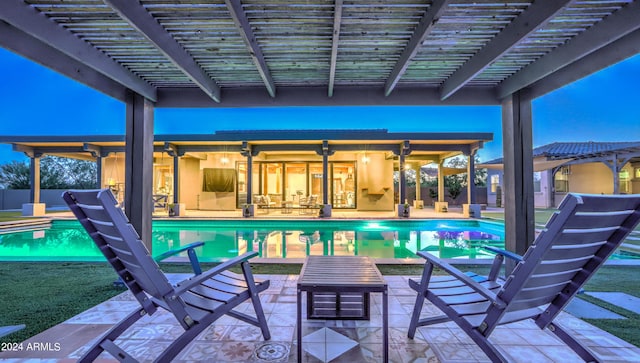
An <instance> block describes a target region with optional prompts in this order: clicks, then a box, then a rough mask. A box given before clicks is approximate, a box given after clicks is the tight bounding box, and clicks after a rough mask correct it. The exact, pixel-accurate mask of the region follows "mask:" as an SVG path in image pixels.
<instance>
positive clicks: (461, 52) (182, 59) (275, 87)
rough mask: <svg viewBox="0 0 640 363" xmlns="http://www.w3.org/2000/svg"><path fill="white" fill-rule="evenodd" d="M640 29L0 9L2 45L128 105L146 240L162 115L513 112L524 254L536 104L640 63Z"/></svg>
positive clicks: (508, 205)
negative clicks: (397, 108)
mask: <svg viewBox="0 0 640 363" xmlns="http://www.w3.org/2000/svg"><path fill="white" fill-rule="evenodd" d="M639 28H640V1H631V0H626V1H625V0H620V1H616V0H582V1H568V0H553V1H551V0H547V1H542V0H538V1H532V0H518V1H484V0H473V1H472V0H457V1H450V0H433V1H428V0H402V1H401V0H389V1H382V0H377V1H376V0H370V1H354V2H351V1H343V0H335V1H328V0H307V1H295V0H293V1H282V0H276V1H265V0H242V1H240V0H225V1H222V0H180V1H178V0H104V1H101V0H64V1H63V0H26V1H23V0H3V1H2V6H0V45H1V46H3V47H5V48H7V49H9V50H12V51H13V52H15V53H18V54H20V55H22V56H25V57H27V58H30V59H32V60H34V61H36V62H38V63H40V64H43V65H45V66H47V67H49V68H51V69H53V70H55V71H57V72H59V73H62V74H64V75H67V76H68V77H70V78H72V79H75V80H77V81H79V82H81V83H84V84H86V85H88V86H89V87H92V88H94V89H97V90H99V91H101V92H103V93H104V94H107V95H109V96H111V97H114V98H116V99H118V100H120V101H122V102H125V103H126V110H127V112H126V114H127V116H126V135H125V140H126V155H127V156H126V175H127V178H126V180H127V184H126V186H125V188H126V190H127V193H126V194H127V196H128V198H127V200H126V201H125V210H126V212H127V214H128V215H129V218H130V219H131V220H132V222H133V224H134V225H135V226H136V228H137V229H138V231H139V232H140V234H141V236H142V237H143V239H144V238H146V237H148V236H150V233H151V210H150V208H151V194H152V192H151V183H152V173H151V169H152V154H153V110H154V108H156V107H251V106H263V107H264V106H294V105H295V106H306V105H321V106H339V105H376V106H384V105H501V106H502V110H503V112H502V125H503V143H504V146H503V148H504V150H503V152H504V156H505V159H504V168H505V183H504V187H505V188H504V191H505V215H506V235H505V238H506V245H507V248H508V249H510V250H512V251H515V252H517V253H523V252H524V250H525V249H526V247H527V245H528V244H529V243H530V242H531V241H533V236H534V218H533V213H534V212H533V181H532V177H531V175H532V172H533V166H532V135H531V134H532V112H531V101H532V99H535V98H536V97H539V96H541V95H544V94H546V93H548V92H550V91H553V90H555V89H557V88H559V87H562V86H564V85H566V84H568V83H571V82H573V81H575V80H578V79H580V78H582V77H584V76H587V75H589V74H591V73H594V72H596V71H598V70H600V69H602V68H605V67H607V66H609V65H611V64H614V63H616V62H618V61H621V60H623V59H625V58H628V57H630V56H633V55H635V54H637V53H639V52H640V30H639ZM212 128H213V129H215V125H212ZM425 128H428V125H425ZM134 206H138V207H137V208H134Z"/></svg>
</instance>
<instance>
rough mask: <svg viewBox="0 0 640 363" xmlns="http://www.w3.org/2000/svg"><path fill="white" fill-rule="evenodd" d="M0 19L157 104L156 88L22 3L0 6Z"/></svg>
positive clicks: (6, 0)
mask: <svg viewBox="0 0 640 363" xmlns="http://www.w3.org/2000/svg"><path fill="white" fill-rule="evenodd" d="M0 19H1V20H4V21H6V22H7V23H9V24H11V25H12V26H14V27H15V28H17V29H19V30H21V31H23V32H25V33H26V34H29V35H30V36H32V37H34V38H36V39H38V40H40V41H41V42H43V43H46V44H48V45H49V46H50V47H52V48H55V49H57V50H58V51H60V52H62V53H64V54H66V55H67V56H69V57H71V58H73V59H75V60H77V61H78V62H80V63H83V64H86V65H87V66H89V67H91V68H93V69H95V70H96V71H98V72H100V73H102V74H104V75H105V76H107V77H109V78H111V79H112V80H114V81H116V82H117V83H119V84H122V85H123V86H124V87H127V88H129V89H131V90H133V91H134V92H136V93H138V94H140V95H142V96H144V97H146V98H147V99H149V100H151V101H154V102H155V101H156V100H157V95H156V89H155V87H152V86H151V85H149V84H148V83H146V82H145V81H143V80H142V79H140V78H139V77H138V76H136V75H135V74H133V73H131V72H129V71H128V70H127V69H125V68H124V67H122V66H121V65H120V64H118V63H116V62H115V61H113V60H112V59H111V58H109V57H108V56H107V55H106V54H105V53H102V52H100V51H98V50H97V49H95V48H94V47H92V46H91V45H90V44H89V43H87V42H85V41H83V40H81V39H80V38H78V37H76V36H75V35H73V34H72V33H71V32H70V31H68V30H66V29H65V28H63V27H61V26H59V25H58V24H56V23H54V22H53V21H51V20H49V19H48V18H47V17H46V16H45V15H44V14H42V13H40V12H39V11H38V10H36V9H35V8H33V7H32V6H30V5H29V4H27V3H25V2H24V1H22V0H3V1H2V6H0ZM38 59H39V60H38V63H41V64H47V63H48V62H47V61H46V59H45V54H42V55H41V56H40V57H38Z"/></svg>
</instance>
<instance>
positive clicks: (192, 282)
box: [175, 251, 258, 294]
mask: <svg viewBox="0 0 640 363" xmlns="http://www.w3.org/2000/svg"><path fill="white" fill-rule="evenodd" d="M257 255H258V252H255V251H252V252H246V253H244V254H242V255H240V256H238V257H234V258H232V259H230V260H228V261H225V262H223V263H221V264H219V265H218V266H216V267H214V268H212V269H210V270H207V271H205V272H204V273H202V274H200V275H196V276H193V277H191V278H189V279H187V280H184V281H182V282H180V283H179V284H178V286H177V287H176V289H175V293H176V294H182V293H183V292H185V291H187V290H189V289H191V288H192V287H194V286H198V285H200V284H201V283H202V282H203V281H206V280H208V279H210V278H211V276H215V275H217V274H219V273H221V272H223V271H226V270H228V269H230V268H231V267H234V266H236V265H239V264H241V263H243V262H246V261H248V260H250V259H252V258H254V257H256V256H257Z"/></svg>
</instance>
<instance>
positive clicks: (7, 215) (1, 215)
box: [0, 211, 53, 222]
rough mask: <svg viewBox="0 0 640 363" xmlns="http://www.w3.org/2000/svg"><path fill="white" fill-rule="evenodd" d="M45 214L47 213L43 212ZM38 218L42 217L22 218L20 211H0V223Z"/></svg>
mask: <svg viewBox="0 0 640 363" xmlns="http://www.w3.org/2000/svg"><path fill="white" fill-rule="evenodd" d="M45 213H48V212H45ZM52 213H53V212H52ZM38 218H42V217H29V216H23V215H22V212H21V211H0V222H15V221H22V220H31V219H38Z"/></svg>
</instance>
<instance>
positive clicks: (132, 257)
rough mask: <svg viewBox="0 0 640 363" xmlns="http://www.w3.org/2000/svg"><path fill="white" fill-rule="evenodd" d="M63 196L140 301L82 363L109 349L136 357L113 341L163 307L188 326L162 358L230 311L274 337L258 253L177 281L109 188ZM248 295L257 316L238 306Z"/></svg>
mask: <svg viewBox="0 0 640 363" xmlns="http://www.w3.org/2000/svg"><path fill="white" fill-rule="evenodd" d="M63 198H64V200H65V202H66V203H67V204H68V205H69V207H70V208H71V211H72V212H73V213H74V214H75V216H76V217H77V218H78V220H79V221H80V223H81V224H82V226H83V227H84V228H85V229H86V230H87V232H88V233H89V235H90V236H91V238H92V239H93V241H94V242H95V243H96V245H98V247H99V248H100V250H101V251H102V253H103V254H104V255H105V257H106V258H107V260H108V261H109V263H110V264H111V265H112V266H113V268H114V269H115V270H116V272H117V274H118V275H119V276H120V278H121V279H122V280H123V281H125V284H126V285H127V287H128V288H129V290H131V293H132V294H133V295H134V296H135V298H136V299H137V300H138V302H139V303H140V305H141V307H140V308H138V309H136V310H135V311H133V312H132V313H131V314H129V315H128V316H127V317H125V318H124V319H123V320H122V321H120V322H119V323H117V324H116V325H115V326H114V327H113V328H111V329H110V330H109V331H107V332H106V333H105V334H104V335H103V336H102V337H101V338H99V339H98V341H97V342H96V343H95V344H94V345H93V346H92V347H91V348H90V349H89V350H88V351H87V352H86V353H85V355H84V356H83V357H82V358H81V359H80V361H81V362H90V361H93V360H94V359H96V358H97V357H98V356H99V355H100V353H101V352H102V351H105V350H106V351H107V352H109V353H110V354H111V355H113V356H114V357H115V358H116V359H118V360H120V361H135V359H134V358H133V357H132V356H131V355H130V354H129V353H127V352H125V351H124V350H122V349H121V348H120V347H118V346H117V345H116V344H115V343H114V341H115V340H116V338H118V337H119V336H120V335H121V334H122V333H123V332H124V331H125V330H126V329H127V328H129V327H130V326H131V325H133V323H135V322H136V321H137V320H138V319H140V318H141V317H142V316H144V315H146V314H149V315H152V314H154V313H155V312H156V311H157V309H158V308H162V309H165V310H167V311H169V312H171V313H172V314H173V315H174V316H175V318H176V319H177V320H178V322H179V323H180V325H181V326H182V328H183V329H184V332H183V333H182V335H180V336H179V337H178V338H177V339H176V340H175V341H173V343H172V344H171V345H169V347H167V349H165V350H164V351H163V352H162V353H161V354H160V356H158V357H157V358H156V361H158V362H168V361H171V360H172V359H173V358H174V357H175V356H176V355H177V354H178V353H180V351H181V350H182V349H183V348H184V347H185V346H186V345H187V344H189V342H191V341H192V340H193V339H194V338H195V337H196V336H197V335H198V334H200V333H201V332H202V331H203V330H204V329H205V328H207V327H208V326H209V325H210V324H212V323H213V322H215V321H216V320H217V319H218V318H220V317H221V316H223V315H225V314H227V315H229V316H232V317H234V318H237V319H239V320H241V321H244V322H246V323H249V324H253V325H255V326H258V327H260V329H261V330H262V335H263V337H264V339H267V340H268V339H270V337H271V336H270V333H269V328H268V327H267V323H266V320H265V316H264V312H263V310H262V305H261V303H260V297H259V296H258V293H259V292H262V291H264V290H266V289H267V288H268V287H269V281H268V280H266V281H258V280H254V278H253V274H252V272H251V267H250V265H249V262H248V260H249V259H250V258H252V257H254V256H256V255H257V253H255V252H249V253H245V254H243V255H241V256H238V257H237V258H234V259H231V260H229V261H227V262H224V263H222V264H220V265H218V266H216V267H214V268H212V269H211V270H209V271H206V272H203V273H202V274H196V275H195V276H193V277H191V278H189V279H187V280H185V281H183V282H181V283H179V284H177V285H176V286H172V285H171V284H170V283H169V281H168V280H167V277H166V276H165V275H164V274H163V273H162V271H160V269H159V267H158V265H157V264H156V262H155V261H154V260H153V259H152V258H151V256H150V255H149V252H148V251H147V249H146V248H145V247H144V245H143V243H142V241H141V240H140V238H139V237H138V234H137V233H136V231H135V230H134V228H133V226H132V225H131V224H130V223H129V221H128V219H127V217H126V216H125V215H124V213H123V212H122V210H121V209H120V208H118V207H117V206H116V204H117V201H116V199H115V198H114V196H113V194H112V193H111V192H110V191H109V190H108V189H101V190H88V191H73V190H72V191H67V192H65V193H64V194H63ZM236 265H240V267H241V268H242V272H243V274H242V275H239V274H235V273H233V272H231V271H228V269H229V268H230V267H232V266H236ZM248 299H251V302H252V303H253V308H254V311H255V313H256V317H252V316H249V315H246V314H243V313H240V312H237V311H235V310H233V309H234V308H235V307H237V306H238V305H239V304H241V303H242V302H244V301H246V300H248Z"/></svg>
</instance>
